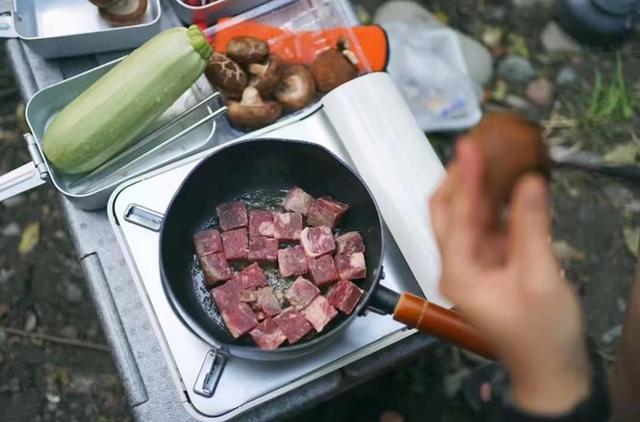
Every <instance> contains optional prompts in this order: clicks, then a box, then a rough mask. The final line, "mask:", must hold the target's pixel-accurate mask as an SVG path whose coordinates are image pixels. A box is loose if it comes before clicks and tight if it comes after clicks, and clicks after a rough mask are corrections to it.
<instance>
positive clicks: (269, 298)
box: [255, 287, 282, 317]
mask: <svg viewBox="0 0 640 422" xmlns="http://www.w3.org/2000/svg"><path fill="white" fill-rule="evenodd" d="M255 295H256V307H257V308H258V310H259V311H260V312H263V313H264V314H265V315H266V316H268V317H272V316H274V315H278V314H279V313H280V311H282V308H281V307H280V302H278V298H277V297H276V295H275V294H274V293H273V289H272V288H271V287H263V288H262V289H258V290H256V292H255Z"/></svg>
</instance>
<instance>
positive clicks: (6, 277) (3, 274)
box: [0, 268, 16, 284]
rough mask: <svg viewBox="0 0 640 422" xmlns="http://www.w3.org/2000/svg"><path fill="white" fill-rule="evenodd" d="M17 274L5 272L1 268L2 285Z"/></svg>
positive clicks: (13, 271) (0, 281) (12, 271)
mask: <svg viewBox="0 0 640 422" xmlns="http://www.w3.org/2000/svg"><path fill="white" fill-rule="evenodd" d="M15 273H16V272H15V270H5V269H4V268H0V284H4V283H6V282H7V281H9V279H10V278H11V277H13V275H14V274H15Z"/></svg>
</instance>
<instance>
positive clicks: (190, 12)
mask: <svg viewBox="0 0 640 422" xmlns="http://www.w3.org/2000/svg"><path fill="white" fill-rule="evenodd" d="M170 1H171V4H172V5H173V8H174V9H175V11H176V14H177V15H178V17H179V18H180V20H181V21H182V22H184V23H185V24H187V25H189V24H192V23H196V22H197V23H206V24H208V25H211V24H213V23H215V21H217V20H218V19H219V18H221V17H225V16H235V15H237V14H240V13H242V12H245V11H247V10H249V9H253V8H254V7H257V6H259V5H261V4H263V3H266V2H267V1H268V0H216V1H214V2H212V3H209V4H204V5H202V6H190V5H188V4H187V3H185V2H183V1H182V0H170Z"/></svg>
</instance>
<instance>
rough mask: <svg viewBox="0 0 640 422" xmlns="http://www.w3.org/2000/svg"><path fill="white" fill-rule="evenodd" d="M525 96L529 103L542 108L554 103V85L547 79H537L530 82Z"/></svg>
mask: <svg viewBox="0 0 640 422" xmlns="http://www.w3.org/2000/svg"><path fill="white" fill-rule="evenodd" d="M525 94H526V96H527V98H528V99H529V101H531V102H532V103H534V104H535V105H538V106H540V107H548V106H550V105H551V104H552V103H553V84H552V83H551V81H549V80H548V79H546V78H537V79H534V80H532V81H531V82H529V85H527V89H526V91H525Z"/></svg>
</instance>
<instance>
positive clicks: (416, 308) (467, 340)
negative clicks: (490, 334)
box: [393, 293, 495, 360]
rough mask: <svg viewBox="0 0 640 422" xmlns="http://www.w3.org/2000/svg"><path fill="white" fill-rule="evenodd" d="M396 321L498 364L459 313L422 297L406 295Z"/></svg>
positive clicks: (480, 337) (395, 317)
mask: <svg viewBox="0 0 640 422" xmlns="http://www.w3.org/2000/svg"><path fill="white" fill-rule="evenodd" d="M393 318H394V319H395V320H396V321H399V322H402V323H404V324H407V325H408V326H410V327H415V328H417V329H418V330H420V331H422V332H424V333H427V334H431V335H434V336H436V337H439V338H441V339H443V340H446V341H449V342H451V343H453V344H455V345H456V346H459V347H462V348H464V349H467V350H469V351H472V352H473V353H476V354H478V355H480V356H484V357H485V358H488V359H494V360H495V354H494V353H493V350H492V348H491V347H490V345H489V344H488V343H487V342H486V340H485V339H484V338H483V337H482V335H481V334H480V332H479V331H478V330H477V329H476V328H474V327H472V326H471V325H470V324H469V323H468V322H466V321H465V320H464V319H463V318H462V316H461V315H460V314H459V313H457V312H454V311H452V310H450V309H447V308H443V307H442V306H438V305H436V304H435V303H430V302H429V301H428V300H425V299H423V298H421V297H418V296H415V295H412V294H411V293H403V294H402V295H401V296H400V300H399V301H398V304H397V305H396V307H395V310H394V312H393Z"/></svg>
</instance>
